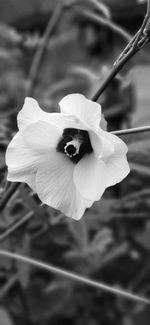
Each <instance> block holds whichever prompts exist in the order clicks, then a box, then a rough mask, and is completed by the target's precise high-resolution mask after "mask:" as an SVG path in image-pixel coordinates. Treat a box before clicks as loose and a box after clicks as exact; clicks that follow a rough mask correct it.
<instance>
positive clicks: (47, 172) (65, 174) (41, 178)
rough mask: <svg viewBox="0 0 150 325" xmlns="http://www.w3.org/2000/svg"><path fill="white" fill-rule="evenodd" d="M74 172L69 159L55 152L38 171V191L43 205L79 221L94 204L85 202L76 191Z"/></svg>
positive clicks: (89, 201)
mask: <svg viewBox="0 0 150 325" xmlns="http://www.w3.org/2000/svg"><path fill="white" fill-rule="evenodd" d="M73 170H74V165H73V164H72V163H71V162H70V161H69V160H68V159H67V157H65V156H64V155H63V154H60V153H57V152H55V151H54V150H53V151H52V152H51V156H50V158H49V160H48V161H46V162H45V163H44V164H41V165H40V168H39V169H38V172H37V175H36V191H37V194H38V196H39V198H40V199H41V201H42V202H43V203H45V204H47V205H50V206H52V207H54V208H56V209H59V210H61V211H62V212H63V213H64V214H65V215H67V216H68V217H71V218H74V219H76V220H78V219H80V218H81V217H82V215H83V213H84V211H85V209H86V208H87V207H89V206H91V205H92V203H93V202H92V201H91V200H85V199H84V198H82V197H81V195H80V194H79V193H78V192H77V191H76V188H75V185H74V183H73Z"/></svg>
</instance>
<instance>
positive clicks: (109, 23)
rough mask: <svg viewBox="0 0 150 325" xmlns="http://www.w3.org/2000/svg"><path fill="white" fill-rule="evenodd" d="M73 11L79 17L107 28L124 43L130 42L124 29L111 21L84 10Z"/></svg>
mask: <svg viewBox="0 0 150 325" xmlns="http://www.w3.org/2000/svg"><path fill="white" fill-rule="evenodd" d="M75 10H76V11H77V12H78V14H79V15H80V16H82V17H85V18H88V19H89V20H90V21H92V22H93V23H96V24H98V25H101V26H103V27H106V28H108V29H109V30H111V31H113V32H115V33H116V34H118V35H120V36H121V37H123V38H124V40H125V41H127V42H129V41H130V40H131V35H130V34H129V33H128V32H127V31H126V30H125V29H123V28H121V27H120V26H119V25H117V24H116V23H114V22H113V21H110V20H109V19H107V18H103V17H101V16H100V15H98V14H95V13H92V12H91V11H89V10H84V11H81V10H79V9H75Z"/></svg>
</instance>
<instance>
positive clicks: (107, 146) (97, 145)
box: [89, 130, 114, 158]
mask: <svg viewBox="0 0 150 325" xmlns="http://www.w3.org/2000/svg"><path fill="white" fill-rule="evenodd" d="M106 133H107V132H106ZM89 136H90V141H91V145H92V148H93V150H94V153H95V155H96V156H97V157H99V158H101V157H105V158H106V157H109V156H111V155H112V154H113V153H114V144H113V142H111V141H110V139H109V138H107V137H104V136H103V135H102V134H100V133H99V132H93V131H92V130H89Z"/></svg>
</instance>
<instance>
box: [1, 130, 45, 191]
mask: <svg viewBox="0 0 150 325" xmlns="http://www.w3.org/2000/svg"><path fill="white" fill-rule="evenodd" d="M43 159H45V156H44V155H43V153H39V152H38V151H35V150H32V149H30V148H29V146H28V145H26V143H25V141H24V140H23V138H22V136H21V134H20V132H18V133H17V134H16V135H15V136H14V138H13V139H12V141H11V142H10V144H9V145H8V147H7V150H6V156H5V160H6V165H7V166H8V175H7V179H8V180H10V181H11V182H25V183H28V184H29V186H31V187H33V185H34V177H35V175H34V174H35V171H36V170H37V166H38V165H39V163H40V162H42V161H43Z"/></svg>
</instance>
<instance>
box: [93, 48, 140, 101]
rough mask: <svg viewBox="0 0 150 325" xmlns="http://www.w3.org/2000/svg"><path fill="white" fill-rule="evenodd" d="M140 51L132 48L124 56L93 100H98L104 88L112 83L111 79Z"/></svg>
mask: <svg viewBox="0 0 150 325" xmlns="http://www.w3.org/2000/svg"><path fill="white" fill-rule="evenodd" d="M137 51H139V49H134V50H130V51H129V52H128V53H127V55H126V56H124V57H123V58H122V60H120V61H119V63H118V64H117V65H115V66H113V68H112V69H111V71H110V73H109V75H108V77H107V78H106V79H105V81H104V82H103V83H102V85H101V86H100V88H99V89H98V90H97V92H96V93H95V94H94V96H93V97H92V100H93V101H94V102H96V101H97V100H98V98H99V97H100V95H101V94H102V93H103V92H104V90H105V89H106V88H107V87H108V85H109V84H110V83H111V81H112V80H113V79H114V77H115V76H116V75H117V73H118V72H119V71H120V70H121V69H122V68H123V66H124V65H125V64H126V63H127V62H128V61H129V60H130V59H131V58H132V57H133V56H134V55H135V53H136V52H137Z"/></svg>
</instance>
